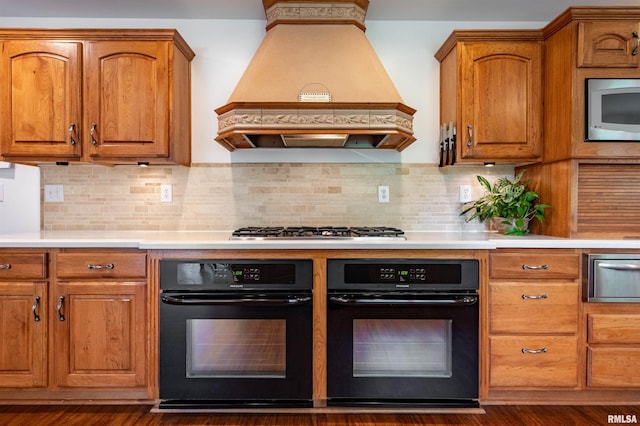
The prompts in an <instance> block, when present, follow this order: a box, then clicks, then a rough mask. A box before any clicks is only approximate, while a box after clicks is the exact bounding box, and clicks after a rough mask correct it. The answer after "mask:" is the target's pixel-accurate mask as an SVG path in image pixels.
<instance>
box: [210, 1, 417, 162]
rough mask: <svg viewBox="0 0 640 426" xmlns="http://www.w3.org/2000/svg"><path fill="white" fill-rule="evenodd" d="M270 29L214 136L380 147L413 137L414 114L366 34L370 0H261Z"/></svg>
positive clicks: (223, 140) (232, 144)
mask: <svg viewBox="0 0 640 426" xmlns="http://www.w3.org/2000/svg"><path fill="white" fill-rule="evenodd" d="M262 3H263V6H264V8H265V13H266V17H267V26H266V29H267V33H266V35H265V38H264V39H263V41H262V43H261V44H260V46H259V47H258V50H257V51H256V53H255V55H254V57H253V59H252V60H251V62H250V63H249V65H248V67H247V69H246V70H245V72H244V74H243V76H242V78H241V79H240V81H239V83H238V85H237V86H236V88H235V90H234V91H233V93H232V94H231V96H230V97H229V100H228V103H227V104H226V105H224V106H221V107H219V108H217V109H216V113H217V114H218V137H216V141H218V142H219V143H220V144H222V145H223V146H225V147H226V148H227V149H228V150H230V151H233V150H235V149H239V148H268V147H275V148H284V147H296V148H304V147H309V148H311V147H314V148H315V147H326V148H381V149H396V150H399V151H401V150H403V149H404V148H406V147H407V146H409V145H410V144H411V143H413V142H414V141H415V138H414V136H413V115H414V114H415V112H416V110H415V109H413V108H411V107H409V106H407V105H405V104H404V103H403V101H402V98H401V97H400V95H399V94H398V91H397V90H396V88H395V86H394V85H393V82H392V81H391V79H390V78H389V75H388V74H387V72H386V70H385V68H384V66H383V65H382V63H381V62H380V60H379V58H378V56H377V55H376V53H375V51H374V50H373V48H372V47H371V44H370V43H369V40H368V39H367V38H366V36H365V34H364V32H365V26H364V18H365V15H366V11H367V8H368V5H369V0H333V1H330V2H318V1H313V0H297V1H291V0H263V2H262Z"/></svg>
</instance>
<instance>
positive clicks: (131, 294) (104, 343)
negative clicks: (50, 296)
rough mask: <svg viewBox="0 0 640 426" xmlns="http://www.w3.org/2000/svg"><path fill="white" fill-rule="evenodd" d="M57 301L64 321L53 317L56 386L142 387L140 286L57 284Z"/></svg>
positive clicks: (142, 308) (142, 307) (142, 294)
mask: <svg viewBox="0 0 640 426" xmlns="http://www.w3.org/2000/svg"><path fill="white" fill-rule="evenodd" d="M58 294H59V296H58ZM60 296H62V297H64V302H63V305H62V309H61V313H62V314H63V315H64V321H60V318H59V315H58V313H56V315H55V318H56V326H55V333H56V335H55V339H56V369H57V384H58V385H59V386H70V387H132V386H144V385H145V383H146V368H145V362H146V361H145V359H146V348H145V346H146V338H145V328H144V324H145V318H146V314H145V312H146V308H145V283H140V282H129V283H127V282H118V283H113V282H94V283H63V284H59V285H58V293H57V294H56V297H60Z"/></svg>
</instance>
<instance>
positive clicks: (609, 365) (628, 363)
mask: <svg viewBox="0 0 640 426" xmlns="http://www.w3.org/2000/svg"><path fill="white" fill-rule="evenodd" d="M638 365H640V348H638V347H635V348H633V347H632V348H629V347H627V348H589V349H588V351H587V385H589V386H593V387H614V388H620V387H623V388H628V387H632V386H633V387H638V386H640V370H639V369H638Z"/></svg>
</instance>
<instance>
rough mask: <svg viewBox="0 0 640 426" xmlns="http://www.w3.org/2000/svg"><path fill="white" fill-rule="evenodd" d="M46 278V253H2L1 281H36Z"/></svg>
mask: <svg viewBox="0 0 640 426" xmlns="http://www.w3.org/2000/svg"><path fill="white" fill-rule="evenodd" d="M46 277H47V254H46V253H34V254H2V253H0V280H35V279H40V278H46Z"/></svg>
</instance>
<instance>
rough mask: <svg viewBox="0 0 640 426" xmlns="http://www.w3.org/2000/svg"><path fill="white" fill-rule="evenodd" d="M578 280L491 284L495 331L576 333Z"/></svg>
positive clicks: (492, 314)
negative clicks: (576, 281) (573, 281)
mask: <svg viewBox="0 0 640 426" xmlns="http://www.w3.org/2000/svg"><path fill="white" fill-rule="evenodd" d="M579 292H580V290H579V287H578V285H577V284H576V283H572V282H569V283H544V284H538V283H531V284H527V283H494V284H491V285H490V286H489V306H490V309H489V311H490V317H489V318H490V320H489V329H490V330H491V332H492V333H527V334H529V333H534V334H549V333H576V332H577V331H578V300H579Z"/></svg>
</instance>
